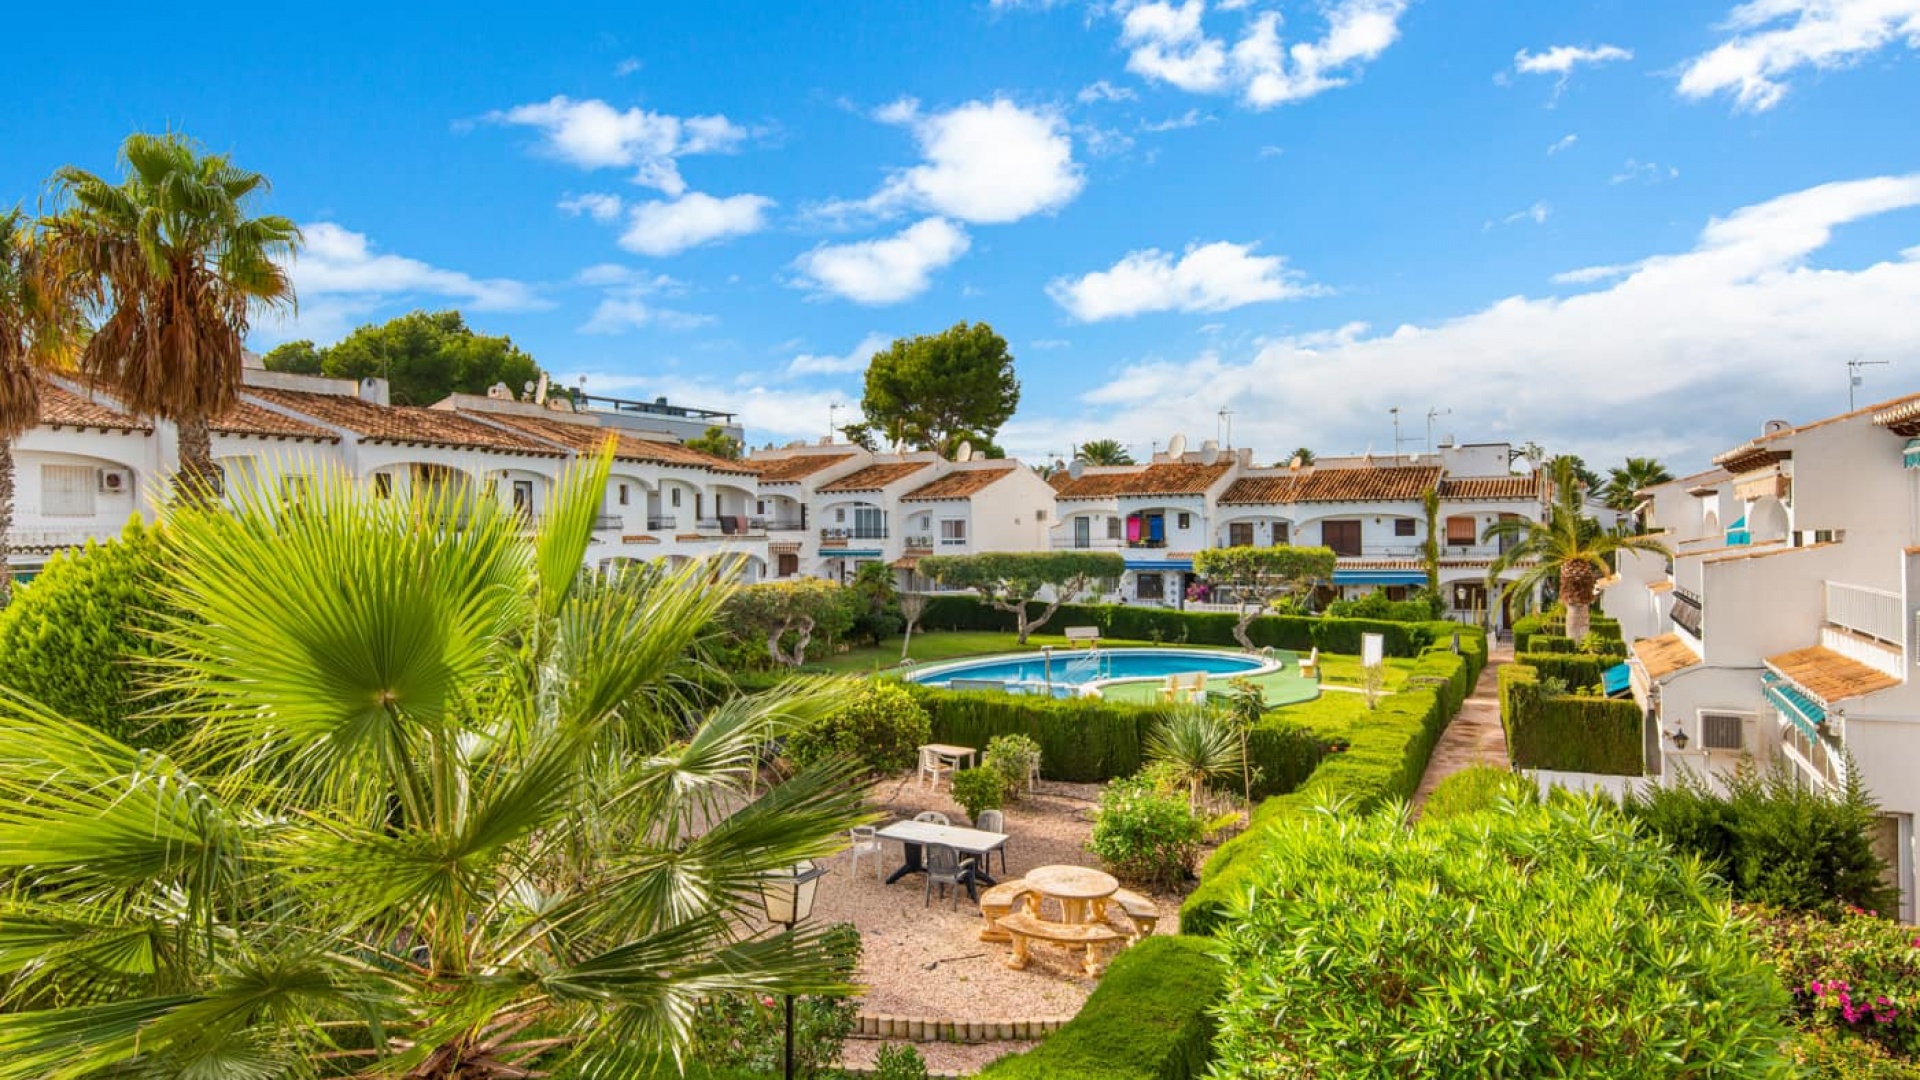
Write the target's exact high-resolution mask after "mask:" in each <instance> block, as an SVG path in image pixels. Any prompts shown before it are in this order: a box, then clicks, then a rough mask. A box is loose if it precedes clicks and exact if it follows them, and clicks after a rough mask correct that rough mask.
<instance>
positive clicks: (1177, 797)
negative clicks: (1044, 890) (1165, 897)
mask: <svg viewBox="0 0 1920 1080" xmlns="http://www.w3.org/2000/svg"><path fill="white" fill-rule="evenodd" d="M1154 781H1155V777H1154V774H1153V773H1152V772H1149V773H1146V774H1143V775H1141V776H1136V777H1128V778H1126V779H1122V780H1115V781H1113V782H1112V783H1110V784H1108V785H1107V789H1106V790H1105V791H1103V792H1101V793H1100V809H1099V811H1098V812H1097V813H1096V814H1095V815H1094V819H1093V836H1092V837H1091V838H1090V839H1089V840H1088V841H1087V850H1089V851H1091V852H1093V853H1094V854H1095V855H1097V856H1099V857H1100V862H1101V865H1103V866H1105V867H1106V868H1107V870H1108V871H1109V872H1111V873H1112V874H1113V875H1114V876H1115V877H1117V878H1119V879H1120V880H1122V881H1125V882H1127V883H1128V884H1139V885H1177V884H1179V883H1180V882H1182V881H1184V880H1186V879H1187V878H1188V877H1189V876H1191V875H1192V873H1193V864H1194V862H1195V861H1196V860H1198V859H1199V857H1200V839H1201V837H1202V836H1203V835H1204V832H1205V828H1206V823H1205V822H1203V821H1201V820H1200V816H1199V815H1198V814H1196V813H1195V812H1194V810H1193V807H1192V806H1191V805H1189V804H1188V802H1187V799H1186V795H1185V793H1184V792H1182V791H1180V790H1179V788H1177V787H1175V788H1173V790H1168V785H1162V784H1156V783H1155V782H1154Z"/></svg>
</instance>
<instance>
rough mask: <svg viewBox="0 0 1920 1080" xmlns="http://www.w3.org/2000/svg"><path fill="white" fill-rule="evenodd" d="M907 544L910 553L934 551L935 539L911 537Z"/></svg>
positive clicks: (908, 538)
mask: <svg viewBox="0 0 1920 1080" xmlns="http://www.w3.org/2000/svg"><path fill="white" fill-rule="evenodd" d="M906 544H907V550H908V551H932V550H933V537H931V536H909V537H907V540H906Z"/></svg>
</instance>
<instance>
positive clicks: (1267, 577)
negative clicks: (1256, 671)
mask: <svg viewBox="0 0 1920 1080" xmlns="http://www.w3.org/2000/svg"><path fill="white" fill-rule="evenodd" d="M1337 562H1338V556H1336V555H1334V553H1333V549H1332V548H1327V547H1229V548H1208V549H1206V550H1205V551H1198V552H1195V553H1194V556H1193V572H1194V573H1196V574H1199V575H1200V576H1201V577H1204V578H1206V579H1207V580H1208V581H1211V582H1213V583H1215V584H1217V585H1224V586H1226V587H1228V588H1230V589H1232V590H1233V591H1234V593H1235V594H1236V595H1237V596H1238V597H1239V600H1240V621H1239V622H1237V623H1235V624H1234V627H1233V638H1234V640H1235V641H1238V642H1239V643H1240V647H1241V648H1243V649H1252V648H1253V642H1252V641H1251V640H1250V639H1248V637H1247V625H1248V624H1249V623H1251V622H1253V620H1254V617H1255V616H1257V615H1259V614H1260V613H1261V612H1262V611H1265V610H1266V609H1267V608H1268V607H1270V606H1272V604H1273V602H1274V601H1275V600H1279V599H1281V598H1282V597H1286V596H1291V595H1292V594H1293V593H1295V592H1297V591H1298V590H1299V589H1300V588H1301V587H1303V586H1305V585H1310V584H1312V583H1313V582H1315V581H1319V580H1331V579H1332V578H1333V570H1334V566H1335V565H1336V563H1337Z"/></svg>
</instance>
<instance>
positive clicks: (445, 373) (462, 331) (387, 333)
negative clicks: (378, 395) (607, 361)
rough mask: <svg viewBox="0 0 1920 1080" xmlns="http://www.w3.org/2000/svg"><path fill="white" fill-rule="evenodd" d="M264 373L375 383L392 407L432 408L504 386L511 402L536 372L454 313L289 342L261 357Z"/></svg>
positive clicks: (417, 314) (418, 315)
mask: <svg viewBox="0 0 1920 1080" xmlns="http://www.w3.org/2000/svg"><path fill="white" fill-rule="evenodd" d="M264 362H265V363H266V366H267V370H268V371H285V372H291V373H293V374H296V375H325V376H328V377H329V378H335V379H364V378H367V377H368V376H378V377H380V378H384V379H386V380H387V382H388V390H389V392H390V393H391V394H392V396H393V403H394V404H395V405H432V404H433V403H435V402H437V401H439V400H441V399H442V398H445V397H446V396H447V395H448V394H454V393H460V394H484V393H486V392H487V388H488V387H490V386H492V385H493V384H495V383H506V384H507V388H508V389H509V390H512V391H513V392H514V393H515V394H516V395H519V394H522V393H523V392H524V391H525V390H526V385H527V384H528V383H530V382H536V381H538V380H539V378H540V374H541V372H540V365H539V364H537V363H535V362H534V359H533V357H531V356H529V355H527V354H526V353H525V352H524V351H522V350H521V349H520V347H519V346H517V345H515V344H514V343H513V339H512V338H510V337H507V336H506V335H504V334H502V335H494V334H479V333H475V332H474V331H473V330H472V329H471V328H470V327H468V326H467V321H466V319H465V318H463V317H462V316H461V314H460V313H459V312H458V311H411V312H408V313H407V314H405V315H401V316H399V317H398V318H394V319H389V320H387V321H386V322H384V323H381V324H380V325H378V326H374V325H367V326H362V327H360V328H359V329H358V330H355V331H354V332H353V333H351V334H348V335H347V336H346V337H345V338H342V339H341V340H340V341H338V342H335V343H334V344H332V345H326V346H321V347H319V348H315V347H314V344H313V342H311V341H289V342H287V343H286V344H285V345H281V346H280V347H278V348H276V349H274V350H273V351H272V352H269V353H267V355H266V357H265V361H264Z"/></svg>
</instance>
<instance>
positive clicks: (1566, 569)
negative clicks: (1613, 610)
mask: <svg viewBox="0 0 1920 1080" xmlns="http://www.w3.org/2000/svg"><path fill="white" fill-rule="evenodd" d="M1596 578H1597V575H1596V574H1595V573H1594V569H1593V567H1591V566H1588V565H1587V564H1586V563H1583V562H1569V563H1566V564H1564V565H1563V566H1561V567H1560V602H1561V603H1563V604H1565V605H1567V636H1568V637H1570V638H1572V639H1573V640H1575V641H1582V640H1585V638H1586V636H1587V631H1588V630H1590V629H1591V628H1592V607H1593V593H1594V586H1595V585H1597V584H1598V583H1599V582H1598V581H1597V580H1596Z"/></svg>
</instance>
